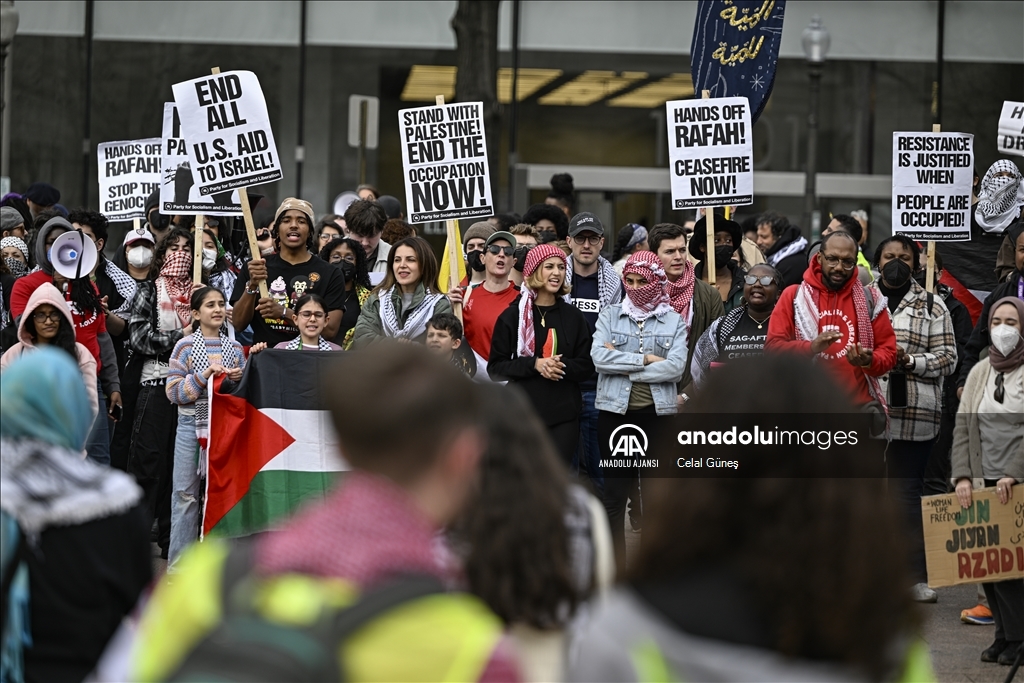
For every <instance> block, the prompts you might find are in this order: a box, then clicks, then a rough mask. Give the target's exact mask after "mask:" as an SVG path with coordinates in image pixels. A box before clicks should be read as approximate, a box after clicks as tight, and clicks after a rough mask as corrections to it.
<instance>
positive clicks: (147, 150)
mask: <svg viewBox="0 0 1024 683" xmlns="http://www.w3.org/2000/svg"><path fill="white" fill-rule="evenodd" d="M160 149H161V146H160V138H146V139H145V140H123V141H121V142H102V143H100V144H99V145H96V161H97V164H98V166H97V170H98V172H99V182H100V213H102V214H103V215H104V216H106V217H107V220H108V221H129V220H131V219H133V218H145V217H146V211H145V207H146V198H147V197H149V195H150V194H152V193H153V190H155V189H156V188H157V187H159V186H160V160H161V159H160Z"/></svg>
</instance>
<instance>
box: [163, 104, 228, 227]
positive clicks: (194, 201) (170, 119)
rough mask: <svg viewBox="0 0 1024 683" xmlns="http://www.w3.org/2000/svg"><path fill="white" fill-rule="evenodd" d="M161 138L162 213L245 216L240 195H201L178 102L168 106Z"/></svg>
mask: <svg viewBox="0 0 1024 683" xmlns="http://www.w3.org/2000/svg"><path fill="white" fill-rule="evenodd" d="M160 135H161V138H160V139H161V147H162V148H163V161H162V163H161V169H162V170H161V174H160V213H167V214H173V213H179V214H186V215H195V214H205V215H207V216H238V215H239V214H241V213H242V206H241V201H240V200H239V198H238V193H237V192H232V191H231V190H228V191H226V192H218V193H216V194H212V195H205V196H204V195H201V194H199V187H198V186H197V185H196V184H195V178H194V176H193V174H192V166H191V164H190V163H189V160H188V151H187V150H186V149H185V138H184V136H183V135H182V132H181V121H180V120H179V118H178V110H177V107H175V106H174V102H165V103H164V121H163V129H162V132H161V134H160Z"/></svg>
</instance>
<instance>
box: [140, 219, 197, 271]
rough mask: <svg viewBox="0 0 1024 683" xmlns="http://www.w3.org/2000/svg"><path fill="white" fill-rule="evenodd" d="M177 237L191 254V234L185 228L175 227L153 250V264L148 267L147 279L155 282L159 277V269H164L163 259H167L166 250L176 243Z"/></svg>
mask: <svg viewBox="0 0 1024 683" xmlns="http://www.w3.org/2000/svg"><path fill="white" fill-rule="evenodd" d="M179 237H184V238H185V246H186V248H187V249H188V250H189V253H191V252H192V233H191V232H189V231H188V229H187V228H181V227H175V228H171V230H170V231H168V233H167V234H166V235H164V238H163V239H162V240H160V242H159V244H157V245H156V249H154V250H153V263H152V264H151V265H150V266H149V279H150V280H155V279H156V278H157V277H159V275H160V269H161V268H163V267H164V259H165V258H166V257H167V248H168V247H170V246H171V245H172V244H174V243H175V242H177V241H178V238H179Z"/></svg>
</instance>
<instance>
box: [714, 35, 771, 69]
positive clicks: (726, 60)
mask: <svg viewBox="0 0 1024 683" xmlns="http://www.w3.org/2000/svg"><path fill="white" fill-rule="evenodd" d="M763 44H764V36H761V37H760V38H757V37H754V38H751V39H750V42H749V43H746V44H740V45H733V46H732V47H730V46H729V44H728V43H719V44H718V49H717V50H715V51H714V52H712V53H711V58H712V59H717V60H718V62H719V63H720V64H721V65H722V66H736V63H737V62H740V63H743V62H745V61H747V60H748V59H755V58H756V57H757V54H758V53H759V52H760V51H761V46H762V45H763ZM726 49H728V50H729V54H728V56H727V55H726Z"/></svg>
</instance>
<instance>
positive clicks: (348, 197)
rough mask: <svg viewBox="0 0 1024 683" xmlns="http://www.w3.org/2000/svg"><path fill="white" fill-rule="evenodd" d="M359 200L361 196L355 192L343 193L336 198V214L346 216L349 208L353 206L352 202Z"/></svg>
mask: <svg viewBox="0 0 1024 683" xmlns="http://www.w3.org/2000/svg"><path fill="white" fill-rule="evenodd" d="M357 199H359V195H357V194H356V193H355V192H351V191H349V192H342V193H341V194H339V195H338V196H337V197H335V198H334V213H335V214H337V215H338V216H344V215H345V211H347V210H348V207H350V206H352V202H354V201H356V200H357Z"/></svg>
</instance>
